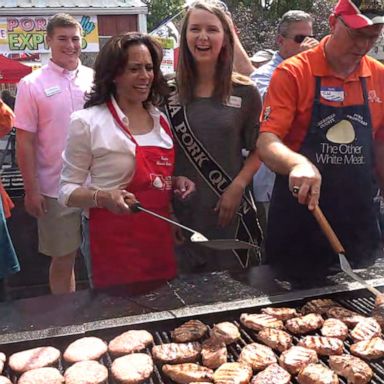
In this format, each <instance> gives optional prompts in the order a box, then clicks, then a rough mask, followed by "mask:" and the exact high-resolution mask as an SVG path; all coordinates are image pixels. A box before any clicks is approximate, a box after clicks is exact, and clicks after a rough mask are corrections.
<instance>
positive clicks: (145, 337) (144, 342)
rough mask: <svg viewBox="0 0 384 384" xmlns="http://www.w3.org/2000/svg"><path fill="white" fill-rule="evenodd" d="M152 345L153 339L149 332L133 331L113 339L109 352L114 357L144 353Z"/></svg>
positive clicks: (109, 345)
mask: <svg viewBox="0 0 384 384" xmlns="http://www.w3.org/2000/svg"><path fill="white" fill-rule="evenodd" d="M150 344H153V337H152V335H151V334H150V333H149V332H147V331H144V330H141V331H136V330H132V331H127V332H124V333H122V334H121V335H119V336H117V337H115V338H114V339H112V340H111V341H110V342H109V344H108V351H109V353H111V354H112V355H113V356H121V355H127V354H128V353H133V352H139V351H142V350H143V349H144V348H146V347H148V345H150Z"/></svg>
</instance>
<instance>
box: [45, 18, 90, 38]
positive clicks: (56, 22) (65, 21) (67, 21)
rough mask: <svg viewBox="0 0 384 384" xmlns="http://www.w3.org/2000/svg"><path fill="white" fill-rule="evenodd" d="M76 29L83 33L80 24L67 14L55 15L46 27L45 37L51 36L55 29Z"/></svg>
mask: <svg viewBox="0 0 384 384" xmlns="http://www.w3.org/2000/svg"><path fill="white" fill-rule="evenodd" d="M68 27H76V28H78V29H79V31H80V32H82V31H83V28H82V27H81V24H80V23H79V22H78V21H77V20H76V19H75V18H74V17H73V16H71V15H69V14H68V13H56V14H55V15H54V16H52V17H51V18H50V19H49V21H48V25H47V35H48V36H52V35H53V34H54V32H55V28H68Z"/></svg>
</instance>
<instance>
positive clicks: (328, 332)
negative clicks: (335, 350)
mask: <svg viewBox="0 0 384 384" xmlns="http://www.w3.org/2000/svg"><path fill="white" fill-rule="evenodd" d="M320 332H321V334H322V335H323V336H326V337H336V338H337V339H340V340H345V339H346V338H347V336H348V327H347V326H346V325H345V324H344V323H343V322H342V321H341V320H339V319H332V318H330V319H327V320H325V321H324V324H323V327H322V328H321V330H320Z"/></svg>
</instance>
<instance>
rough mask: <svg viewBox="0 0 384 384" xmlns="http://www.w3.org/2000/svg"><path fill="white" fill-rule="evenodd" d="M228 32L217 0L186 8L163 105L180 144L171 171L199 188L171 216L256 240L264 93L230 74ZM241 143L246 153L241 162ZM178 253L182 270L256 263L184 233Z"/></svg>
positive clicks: (212, 233)
mask: <svg viewBox="0 0 384 384" xmlns="http://www.w3.org/2000/svg"><path fill="white" fill-rule="evenodd" d="M232 33H233V32H232V28H231V24H230V20H229V19H228V16H227V14H226V10H225V9H224V6H223V3H221V2H219V1H207V0H205V1H203V0H198V1H196V2H194V3H193V4H192V5H191V6H190V8H189V9H188V11H187V13H186V16H185V19H184V22H183V26H182V31H181V43H180V52H179V63H178V67H177V75H176V82H175V84H173V85H174V87H173V92H172V94H171V96H170V98H169V100H168V104H167V111H168V115H169V117H170V120H171V122H172V125H173V131H174V135H175V139H176V140H175V141H176V142H177V143H178V147H177V152H176V153H177V157H176V173H175V174H176V175H178V174H179V175H186V176H188V177H189V178H190V179H191V180H193V181H194V182H195V183H196V189H197V193H196V194H195V195H194V196H192V197H191V198H190V199H189V200H188V201H185V202H175V214H176V217H177V218H178V220H179V221H180V222H181V223H183V224H185V225H188V226H190V227H192V228H195V229H196V230H198V231H199V232H201V233H203V234H204V235H205V236H207V237H208V238H209V239H223V238H229V239H233V238H242V239H243V240H246V241H250V242H252V241H253V242H260V238H261V232H260V227H259V225H258V223H257V220H256V216H255V211H254V208H253V204H252V202H251V201H250V199H251V194H250V193H249V191H248V190H247V188H248V186H249V184H250V182H251V180H252V177H253V175H254V173H255V171H256V170H257V168H258V164H259V163H258V159H257V156H256V153H255V151H254V149H255V141H256V135H257V133H258V122H259V115H260V111H261V98H260V95H259V93H258V91H257V89H256V87H255V86H254V85H253V83H252V82H251V81H250V80H249V79H248V78H247V77H244V76H241V75H239V74H236V73H234V72H233V57H234V38H233V34H232ZM171 85H172V84H171ZM243 149H246V150H248V151H250V155H249V156H248V158H247V159H246V160H245V161H244V158H243V156H242V150H243ZM243 224H245V225H243ZM185 237H186V238H187V236H185ZM177 254H178V256H179V262H180V264H179V265H180V271H181V272H191V271H213V270H223V269H234V268H236V269H237V268H241V265H243V266H246V264H247V263H248V262H249V260H250V259H249V256H251V257H254V261H253V263H254V262H257V260H256V259H257V253H256V252H252V253H249V252H248V253H243V254H241V255H240V254H239V253H234V252H233V251H225V252H224V251H214V250H210V249H207V248H203V247H201V246H199V245H195V244H193V243H191V242H189V241H187V240H185V239H184V242H183V243H182V244H181V245H180V246H179V247H178V250H177ZM236 256H237V257H236Z"/></svg>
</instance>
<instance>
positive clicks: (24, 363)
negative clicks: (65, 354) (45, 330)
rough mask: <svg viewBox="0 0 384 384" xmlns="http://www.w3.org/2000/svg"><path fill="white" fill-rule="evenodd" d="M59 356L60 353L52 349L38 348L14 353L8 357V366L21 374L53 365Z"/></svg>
mask: <svg viewBox="0 0 384 384" xmlns="http://www.w3.org/2000/svg"><path fill="white" fill-rule="evenodd" d="M60 355H61V354H60V351H59V350H58V349H56V348H54V347H38V348H33V349H28V350H26V351H22V352H17V353H14V354H13V355H11V356H10V357H9V362H8V364H9V366H10V368H11V369H12V370H13V371H14V372H17V373H23V372H26V371H29V370H31V369H35V368H43V367H47V366H49V365H53V364H55V363H57V362H58V360H59V358H60Z"/></svg>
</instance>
